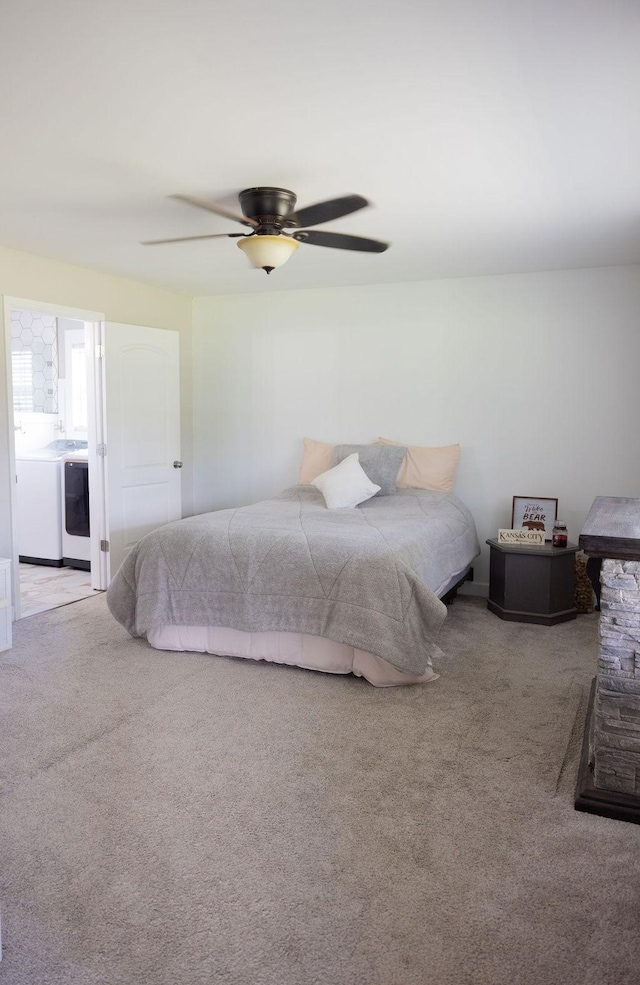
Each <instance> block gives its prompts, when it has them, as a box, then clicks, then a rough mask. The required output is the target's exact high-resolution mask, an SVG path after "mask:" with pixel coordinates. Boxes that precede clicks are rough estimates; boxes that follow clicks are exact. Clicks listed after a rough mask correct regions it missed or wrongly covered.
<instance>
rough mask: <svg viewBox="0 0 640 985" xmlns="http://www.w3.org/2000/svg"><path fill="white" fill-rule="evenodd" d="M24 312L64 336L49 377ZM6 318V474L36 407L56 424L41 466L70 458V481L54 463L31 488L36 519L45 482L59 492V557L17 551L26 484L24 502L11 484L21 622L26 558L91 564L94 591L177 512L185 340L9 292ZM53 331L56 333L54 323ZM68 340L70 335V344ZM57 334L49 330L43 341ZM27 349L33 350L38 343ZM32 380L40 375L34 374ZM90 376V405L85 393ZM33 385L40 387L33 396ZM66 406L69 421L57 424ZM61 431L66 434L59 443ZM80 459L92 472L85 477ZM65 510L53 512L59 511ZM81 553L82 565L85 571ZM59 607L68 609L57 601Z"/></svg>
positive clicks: (44, 438) (51, 358) (49, 425)
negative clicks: (74, 381)
mask: <svg viewBox="0 0 640 985" xmlns="http://www.w3.org/2000/svg"><path fill="white" fill-rule="evenodd" d="M12 312H15V313H16V314H15V315H14V320H16V322H17V323H20V327H19V328H18V324H16V329H15V332H16V339H17V338H20V344H19V345H18V344H17V343H16V344H15V345H14V346H13V348H12V343H13V342H14V337H13V336H12V334H11V321H12ZM25 312H26V313H27V314H26V315H25V317H24V321H28V317H27V316H31V317H33V315H34V314H36V315H37V316H38V317H39V319H40V322H41V323H42V326H40V325H38V326H37V327H38V329H39V330H41V327H42V330H43V329H44V320H43V318H44V316H54V322H55V327H56V330H58V329H59V331H57V336H56V340H55V347H54V348H50V349H49V348H47V350H46V353H45V355H46V356H47V358H45V359H44V363H45V364H47V363H51V365H50V366H47V374H46V375H45V374H44V373H43V372H42V368H43V367H42V363H41V360H40V359H37V360H36V359H35V357H34V356H33V355H29V352H28V351H27V353H26V354H25V352H24V348H25V347H24V346H23V343H24V342H25V341H26V342H29V341H30V336H29V332H31V337H32V336H33V327H34V326H33V323H31V324H29V325H24V326H23V325H22V324H21V321H20V320H21V317H22V313H25ZM4 317H5V339H6V351H7V385H8V393H9V395H10V400H9V407H8V410H9V427H10V433H11V436H12V437H13V440H10V441H9V468H10V473H9V474H10V475H12V476H13V477H14V478H16V477H17V471H18V470H17V456H16V451H17V448H16V441H15V436H16V435H17V434H18V431H19V430H26V429H25V426H24V421H23V420H22V416H21V415H24V414H26V413H28V412H29V410H30V409H31V410H32V411H34V410H35V412H36V413H37V414H39V415H41V416H42V415H46V420H45V421H44V423H43V424H42V427H43V428H45V427H46V429H49V430H45V431H44V432H42V431H40V432H38V439H37V441H35V442H34V444H35V446H37V447H36V449H35V450H36V451H37V452H38V454H37V455H36V458H37V459H38V462H37V463H35V464H37V465H38V466H39V467H40V466H43V465H45V466H46V465H47V464H48V465H51V462H52V461H58V460H60V461H63V460H64V461H63V464H64V469H65V471H66V472H68V473H69V474H68V476H65V478H64V483H63V480H62V477H61V476H59V478H58V480H57V479H56V469H55V468H53V469H49V470H48V471H47V470H45V471H42V468H40V470H39V481H38V482H37V483H36V484H35V489H36V493H35V500H36V513H39V512H42V509H43V505H44V500H43V497H42V492H41V490H42V488H43V487H42V482H43V481H44V478H43V477H48V481H50V482H51V483H52V484H53V487H54V489H55V488H57V489H58V490H59V492H58V495H59V509H60V512H62V513H63V515H64V517H65V519H64V526H63V531H62V538H63V539H62V548H61V549H60V548H58V546H57V544H58V541H57V540H56V548H55V553H54V554H45V555H42V549H41V547H39V546H38V548H37V551H38V553H36V554H24V553H23V551H22V549H21V548H20V546H19V539H20V538H19V531H18V512H19V492H18V487H19V486H20V485H22V496H23V499H24V497H25V495H26V490H27V484H25V483H24V482H23V483H22V484H21V483H20V482H19V481H18V482H15V481H13V482H11V484H10V489H11V515H12V530H13V535H12V539H13V551H12V558H13V599H14V618H15V619H19V618H20V577H19V574H20V567H19V564H20V557H21V556H22V558H23V563H24V560H25V559H26V562H27V563H31V562H32V561H33V559H34V558H36V560H42V557H43V556H44V559H45V561H47V560H49V561H51V560H52V561H53V562H54V563H53V564H49V565H47V564H45V565H43V567H50V568H51V567H62V568H64V567H68V566H69V565H67V564H65V561H67V560H68V559H69V558H71V559H72V561H73V562H74V564H75V567H76V568H78V569H79V570H83V569H84V570H85V571H86V567H88V568H89V569H90V578H91V590H92V591H104V590H105V589H106V588H107V586H108V584H109V580H110V578H111V576H112V574H115V572H116V570H117V569H118V567H119V565H120V564H121V563H122V561H123V560H124V557H125V556H126V554H127V553H128V551H129V550H131V548H132V547H133V546H134V545H135V544H136V543H137V541H138V540H140V538H141V537H143V536H144V535H145V534H146V533H148V532H150V531H151V530H153V529H155V528H156V527H158V526H161V525H162V524H165V523H169V522H171V521H172V520H177V519H179V518H180V517H181V515H182V503H181V473H180V470H181V468H182V461H181V460H180V382H179V381H180V360H179V338H178V332H177V331H174V330H169V329H158V328H152V327H145V326H140V325H125V324H119V323H115V322H107V321H106V320H105V319H104V316H103V315H102V314H101V313H99V312H86V311H81V310H78V309H68V308H63V307H61V306H58V305H50V304H46V303H45V304H43V303H41V302H36V301H25V300H24V299H17V298H7V297H5V299H4ZM49 321H50V320H49ZM47 327H48V328H49V329H50V328H51V327H52V325H51V323H49V324H48V326H47ZM23 329H28V331H24V332H23ZM61 333H66V335H67V338H65V339H64V340H62V341H60V335H61ZM50 336H51V332H50V331H48V333H47V337H48V338H49V337H50ZM43 340H44V333H43ZM83 343H84V344H83ZM46 344H47V345H48V346H51V345H52V343H46ZM43 346H44V341H43ZM26 348H27V350H29V348H31V350H33V346H31V347H29V346H26ZM36 348H39V345H38V346H36ZM14 352H15V353H16V356H15V359H14V358H13V353H14ZM43 353H44V348H43ZM39 355H42V353H40V354H39ZM63 363H64V365H63ZM14 364H15V376H14ZM36 364H37V365H36ZM61 366H62V371H61ZM36 373H38V374H40V375H38V376H37V377H36V375H35V374H36ZM74 375H75V376H76V377H77V379H78V380H80V381H81V383H80V385H79V388H78V387H76V386H74V385H73V384H70V382H69V381H70V379H71V377H73V376H74ZM43 380H44V381H45V383H44V385H43ZM53 380H55V381H56V386H55V387H54V386H53V383H52V382H51V381H53ZM83 380H84V385H86V401H85V400H84V397H83V395H82V393H81V389H82V385H83V384H82V381H83ZM36 390H39V391H42V392H39V393H38V394H37V395H35V391H36ZM14 391H15V398H16V399H15V403H14ZM49 391H52V392H51V393H50V392H49ZM67 391H68V392H67ZM63 407H64V416H63V417H60V412H61V409H62V408H63ZM107 421H108V430H109V438H107ZM27 423H28V424H29V425H33V424H34V423H36V421H35V419H34V420H31V419H30V420H29V421H28V422H27ZM85 427H86V430H85ZM11 429H13V430H11ZM63 431H64V434H63V435H62V437H60V438H58V437H55V435H56V434H60V433H62V432H63ZM52 435H53V437H52ZM85 438H86V441H85ZM25 440H26V439H25ZM75 441H78V442H83V441H84V442H85V447H78V448H71V447H69V443H73V442H75ZM107 443H108V447H109V455H108V458H107ZM60 451H62V453H63V455H62V459H61V458H60ZM23 457H25V456H24V454H23ZM42 459H44V462H43V461H42ZM80 459H83V460H84V461H83V462H81V461H80ZM83 464H84V476H82V475H81V474H80V473H81V467H82V465H83ZM29 465H30V467H31V466H33V465H34V462H32V461H31V462H30V463H29ZM67 479H68V481H67ZM58 483H59V484H58ZM57 515H59V513H56V511H55V509H54V511H53V513H52V516H57ZM53 524H54V521H53V520H51V522H50V523H49V524H46V525H45V531H49V530H50V529H51V528H52V526H53ZM66 535H69V536H68V537H67V536H66ZM82 537H84V538H85V546H86V541H87V540H88V542H89V544H90V551H89V555H90V556H89V562H88V565H87V564H86V552H85V553H84V554H81V553H79V552H80V551H81V546H82V545H81V543H80V539H81V538H82ZM41 543H42V540H40V541H39V544H41ZM60 553H61V557H58V554H60ZM83 558H84V561H85V564H82V565H81V562H82V559H83ZM60 561H62V564H60ZM55 604H56V605H59V604H64V603H61V602H60V600H57V601H56V603H55Z"/></svg>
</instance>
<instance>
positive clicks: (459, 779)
mask: <svg viewBox="0 0 640 985" xmlns="http://www.w3.org/2000/svg"><path fill="white" fill-rule="evenodd" d="M596 618H597V617H596V616H595V615H590V616H581V617H580V618H579V619H578V620H576V621H575V622H572V623H566V624H564V625H561V626H557V627H554V628H548V627H542V626H527V625H521V624H517V623H504V622H501V621H500V620H499V619H497V618H496V617H495V616H493V615H492V614H491V613H489V612H487V610H486V608H485V604H484V603H482V602H481V601H480V600H472V599H460V600H458V601H457V602H456V603H455V605H454V606H453V607H452V608H451V609H450V610H449V617H448V620H447V622H446V624H445V629H444V632H443V634H442V637H441V641H440V642H441V644H442V646H443V648H444V650H445V652H446V654H447V656H446V658H445V659H444V660H442V661H441V662H440V663H439V666H438V669H439V670H440V671H441V673H442V677H441V679H440V680H439V681H437V682H436V683H434V684H430V685H426V686H421V687H415V688H406V689H397V690H375V689H374V688H372V687H371V686H370V685H369V684H367V683H365V682H363V681H361V680H357V679H355V678H351V677H347V678H342V677H332V676H328V675H322V674H317V673H312V672H308V671H301V670H296V669H293V668H285V667H276V666H271V665H263V664H253V663H244V662H242V661H237V660H232V659H226V658H218V657H206V656H198V655H192V654H182V655H181V654H163V653H158V652H156V651H153V650H151V648H149V647H148V646H147V645H146V644H145V643H144V642H142V641H139V640H132V639H130V638H129V637H128V636H127V635H126V634H125V632H124V631H123V630H122V629H121V627H119V626H118V625H117V624H116V623H115V622H114V621H113V620H112V619H111V617H110V616H109V614H108V612H107V611H106V606H105V604H104V599H103V598H102V597H94V598H91V599H87V600H85V601H83V602H78V603H76V604H74V605H69V606H66V607H64V608H62V609H58V610H55V611H54V612H49V613H42V614H39V615H35V616H32V617H30V618H28V619H25V620H23V621H22V622H20V623H19V624H17V625H16V627H15V629H16V634H15V635H16V642H15V646H14V649H13V650H12V651H9V652H8V653H7V654H5V655H4V657H3V658H2V659H0V712H1V716H2V717H1V751H2V761H3V762H2V797H1V822H0V854H1V859H2V876H1V882H0V903H1V905H2V925H3V941H4V958H3V961H2V963H1V964H0V982H1V983H2V985H26V983H29V985H36V983H38V985H49V983H54V982H55V983H60V985H62V983H64V985H94V983H101V985H196V983H197V985H211V983H224V985H472V983H473V985H507V983H508V985H550V983H553V985H608V983H611V985H613V983H616V985H632V983H634V985H637V982H638V981H639V980H640V971H639V970H638V969H639V968H640V937H639V933H638V931H639V929H640V927H639V923H640V905H639V893H638V890H639V888H640V868H639V860H640V826H635V825H631V824H626V823H624V822H620V821H612V820H608V819H606V818H600V817H595V816H592V815H587V814H580V813H577V812H575V811H574V810H573V786H574V782H575V775H576V770H577V758H578V753H579V744H580V738H581V735H580V732H581V725H582V719H583V715H584V709H585V704H586V695H587V691H588V685H589V682H590V679H591V677H592V676H593V674H594V670H595V659H596V657H595V653H596V650H595V646H596V625H597V624H596Z"/></svg>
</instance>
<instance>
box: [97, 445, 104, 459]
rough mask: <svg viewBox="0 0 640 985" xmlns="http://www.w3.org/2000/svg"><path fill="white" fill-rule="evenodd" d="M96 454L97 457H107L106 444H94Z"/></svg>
mask: <svg viewBox="0 0 640 985" xmlns="http://www.w3.org/2000/svg"><path fill="white" fill-rule="evenodd" d="M96 455H97V456H98V458H106V457H107V446H106V445H96Z"/></svg>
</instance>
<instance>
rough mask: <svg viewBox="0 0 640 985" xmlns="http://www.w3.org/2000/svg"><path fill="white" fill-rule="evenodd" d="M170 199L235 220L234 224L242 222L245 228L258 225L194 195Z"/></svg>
mask: <svg viewBox="0 0 640 985" xmlns="http://www.w3.org/2000/svg"><path fill="white" fill-rule="evenodd" d="M169 198H175V199H176V200H177V201H178V202H186V203H187V205H195V207H196V208H197V209H206V210H207V212H213V213H214V214H215V215H221V216H224V218H225V219H233V220H234V222H241V223H242V225H243V226H253V227H254V228H255V226H257V225H258V223H257V222H256V221H255V219H247V217H246V215H239V214H238V213H237V212H231V210H230V209H223V208H222V206H221V205H214V204H213V203H211V202H205V201H204V199H202V198H194V197H193V196H192V195H169Z"/></svg>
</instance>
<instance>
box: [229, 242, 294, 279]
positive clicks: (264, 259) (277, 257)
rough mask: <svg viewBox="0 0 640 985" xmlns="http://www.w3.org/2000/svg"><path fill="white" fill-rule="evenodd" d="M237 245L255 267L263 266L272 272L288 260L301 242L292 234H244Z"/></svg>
mask: <svg viewBox="0 0 640 985" xmlns="http://www.w3.org/2000/svg"><path fill="white" fill-rule="evenodd" d="M237 245H238V246H239V247H240V249H241V250H242V252H243V253H244V254H245V255H246V256H248V257H249V260H250V261H251V263H252V264H253V266H254V267H261V268H262V269H263V270H266V272H267V273H268V274H270V273H271V271H272V270H274V269H275V268H276V267H282V265H283V264H285V263H286V262H287V260H288V259H289V257H290V256H291V255H292V254H293V253H295V251H296V250H297V249H298V247H299V246H300V243H298V242H297V240H295V239H292V238H291V237H290V236H243V238H242V239H239V240H238V243H237Z"/></svg>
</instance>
